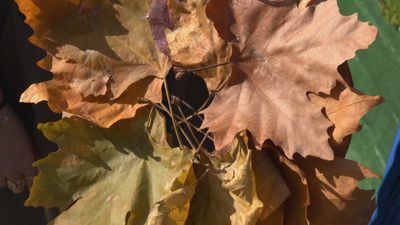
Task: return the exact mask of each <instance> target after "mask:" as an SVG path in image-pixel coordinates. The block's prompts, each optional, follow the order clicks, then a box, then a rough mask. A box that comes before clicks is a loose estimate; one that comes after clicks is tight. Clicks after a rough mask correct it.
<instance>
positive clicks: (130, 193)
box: [26, 110, 194, 225]
mask: <svg viewBox="0 0 400 225" xmlns="http://www.w3.org/2000/svg"><path fill="white" fill-rule="evenodd" d="M148 118H149V119H150V120H149V121H148V122H146V120H147V119H148ZM164 124H165V121H164V118H163V117H162V116H161V115H160V114H158V113H153V114H152V116H150V117H149V113H148V112H147V111H146V110H145V111H142V112H140V115H138V117H137V118H135V119H132V120H124V121H120V122H118V123H117V124H115V125H114V126H112V127H111V128H108V129H105V128H100V127H98V126H95V125H93V124H92V123H90V122H87V121H86V120H83V119H80V118H64V119H62V120H60V121H58V122H54V123H47V124H42V125H40V126H39V128H40V129H41V130H42V131H43V132H44V134H45V136H46V137H47V138H48V139H49V140H52V141H54V142H55V143H57V144H58V145H59V147H60V150H59V151H58V152H56V153H52V154H50V155H49V156H48V157H47V158H45V159H42V160H39V161H37V162H36V163H35V164H34V165H35V166H36V167H38V168H39V170H40V173H39V175H38V177H37V178H35V181H34V185H33V187H32V191H31V195H30V197H29V199H28V200H27V202H26V204H27V205H30V206H45V207H59V208H60V209H62V210H65V211H64V212H62V213H61V215H60V216H59V217H58V218H56V219H55V220H54V221H53V222H52V223H51V224H55V225H60V224H62V225H114V224H115V225H117V224H118V225H122V224H131V225H133V224H152V225H153V224H160V225H161V224H163V225H164V224H184V221H185V220H186V216H187V213H188V208H189V204H190V199H191V196H192V195H193V192H194V185H193V183H194V175H193V170H192V157H193V154H192V152H191V151H187V150H185V151H181V150H179V149H172V148H170V147H169V146H168V144H167V142H166V138H165V126H164ZM147 130H148V131H149V132H147ZM149 133H150V135H149Z"/></svg>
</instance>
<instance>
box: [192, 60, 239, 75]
mask: <svg viewBox="0 0 400 225" xmlns="http://www.w3.org/2000/svg"><path fill="white" fill-rule="evenodd" d="M230 63H231V62H223V63H219V64H214V65H209V66H204V67H200V68H196V69H191V70H186V72H189V73H194V72H198V71H202V70H209V69H213V68H216V67H220V66H225V65H228V64H230Z"/></svg>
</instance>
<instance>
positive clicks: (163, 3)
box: [148, 0, 174, 57]
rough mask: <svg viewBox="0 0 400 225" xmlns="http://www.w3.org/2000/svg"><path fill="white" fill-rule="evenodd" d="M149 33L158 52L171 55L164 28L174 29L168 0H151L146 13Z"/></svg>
mask: <svg viewBox="0 0 400 225" xmlns="http://www.w3.org/2000/svg"><path fill="white" fill-rule="evenodd" d="M148 19H149V23H150V29H151V33H152V35H153V38H154V40H155V42H156V46H157V48H158V49H159V51H160V52H162V53H164V54H165V55H166V56H168V57H170V56H171V51H170V49H169V46H168V41H167V36H166V35H165V29H166V28H168V29H170V30H172V29H174V24H173V22H172V18H171V14H170V12H169V9H168V0H152V1H151V5H150V10H149V15H148Z"/></svg>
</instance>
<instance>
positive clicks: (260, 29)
mask: <svg viewBox="0 0 400 225" xmlns="http://www.w3.org/2000/svg"><path fill="white" fill-rule="evenodd" d="M221 5H222V6H223V7H219V6H221ZM208 15H209V17H210V18H211V20H212V21H213V22H214V24H215V26H216V28H217V30H218V32H219V34H220V36H221V37H222V38H224V39H225V40H226V41H231V42H232V45H233V54H232V57H231V62H232V73H231V76H230V80H229V83H228V84H227V86H226V88H225V89H224V90H222V91H221V92H219V93H218V94H217V95H216V97H215V99H214V101H213V102H212V104H211V105H210V106H209V108H207V109H206V110H204V112H203V113H204V115H205V121H204V123H203V127H208V128H209V129H210V131H211V132H213V134H214V138H215V146H216V148H217V150H221V149H224V147H225V146H227V145H230V143H231V142H232V140H233V137H234V135H235V134H236V133H238V132H239V131H241V130H244V129H248V130H249V131H250V132H251V133H252V134H253V135H254V137H255V142H256V145H257V147H260V146H261V145H262V143H263V142H264V141H265V140H267V139H269V140H271V141H273V142H274V143H275V144H276V145H278V146H280V147H282V149H283V150H284V152H285V154H286V155H287V156H288V157H290V158H291V157H292V156H293V154H294V153H300V154H301V155H302V156H308V155H311V156H316V157H319V158H323V159H328V160H332V159H333V158H334V156H333V152H332V150H331V148H330V146H329V144H328V138H329V135H328V132H327V130H328V128H329V127H330V126H332V124H331V123H330V122H329V120H327V119H326V118H325V117H324V115H323V114H322V112H321V109H322V107H321V106H318V105H317V104H315V103H312V102H311V101H310V100H309V99H308V98H307V93H308V92H313V93H330V91H331V89H332V88H333V87H334V86H335V84H336V80H338V79H340V76H339V74H338V72H337V67H338V66H339V65H340V64H342V63H343V62H344V61H345V60H347V59H350V58H353V57H354V56H355V51H356V50H358V49H365V48H367V47H368V45H369V44H371V42H372V41H373V40H375V37H376V33H377V31H376V29H375V28H374V27H372V26H369V25H368V24H367V23H361V22H359V21H358V20H357V15H353V16H342V15H341V14H340V12H339V9H338V6H337V2H336V0H332V1H327V2H323V3H320V4H318V5H316V6H310V7H307V8H305V9H300V8H298V7H297V2H296V1H293V0H288V1H283V2H278V3H276V2H275V3H274V4H272V3H270V2H269V1H256V0H248V1H242V0H232V1H227V0H214V1H212V2H210V4H209V5H208Z"/></svg>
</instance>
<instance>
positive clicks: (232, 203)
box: [186, 136, 263, 225]
mask: <svg viewBox="0 0 400 225" xmlns="http://www.w3.org/2000/svg"><path fill="white" fill-rule="evenodd" d="M246 139H247V138H246V137H241V136H239V137H237V138H235V143H234V145H233V146H234V147H233V149H232V151H230V152H229V153H228V156H226V157H225V158H222V159H221V158H217V155H208V154H207V155H208V157H209V159H210V161H211V165H210V167H211V168H210V169H209V171H208V172H207V173H206V174H205V175H203V177H202V178H200V180H199V183H198V185H197V188H196V193H195V195H194V196H193V199H192V202H191V207H190V211H189V217H188V220H187V222H186V225H205V224H207V225H222V224H227V225H228V224H229V225H255V224H256V222H257V220H258V218H259V216H260V214H261V211H262V207H263V204H262V203H261V201H260V200H259V199H258V198H257V192H256V181H255V176H254V172H253V170H252V163H251V160H252V156H251V155H252V151H251V150H250V149H248V147H247V140H246Z"/></svg>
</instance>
